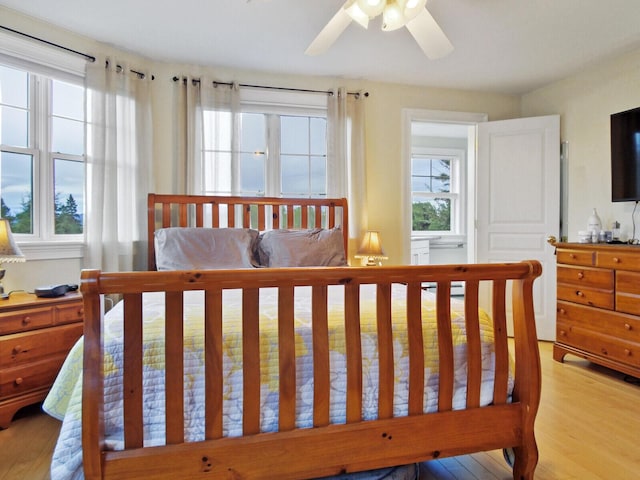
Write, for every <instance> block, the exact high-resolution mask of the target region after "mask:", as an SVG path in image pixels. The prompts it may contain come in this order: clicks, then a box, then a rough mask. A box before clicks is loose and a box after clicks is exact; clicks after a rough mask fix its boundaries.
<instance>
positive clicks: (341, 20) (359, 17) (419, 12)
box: [305, 0, 453, 60]
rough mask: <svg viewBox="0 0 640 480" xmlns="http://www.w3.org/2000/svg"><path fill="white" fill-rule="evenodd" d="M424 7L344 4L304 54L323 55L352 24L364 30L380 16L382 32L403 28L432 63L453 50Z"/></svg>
mask: <svg viewBox="0 0 640 480" xmlns="http://www.w3.org/2000/svg"><path fill="white" fill-rule="evenodd" d="M426 3H427V0H347V1H346V3H345V4H344V5H343V6H342V7H341V8H340V10H338V12H337V13H336V14H335V15H334V16H333V18H332V19H331V20H329V23H327V25H325V27H324V28H323V29H322V31H320V33H319V34H318V36H317V37H316V38H315V40H314V41H313V42H311V45H309V47H308V48H307V50H306V51H305V53H306V54H307V55H319V54H321V53H324V52H325V51H326V50H327V49H328V48H329V47H331V45H333V43H334V42H335V41H336V40H337V39H338V37H339V36H340V34H342V32H344V30H345V29H346V28H347V27H348V26H349V25H350V24H351V22H352V21H355V22H356V23H358V24H359V25H361V26H363V27H364V28H367V27H368V26H369V20H371V19H373V18H375V17H377V16H378V15H380V14H382V30H383V31H391V30H396V29H398V28H401V27H403V26H405V27H407V30H409V32H410V33H411V35H413V38H415V40H416V42H417V43H418V45H419V46H420V48H421V49H422V51H423V52H424V53H425V55H426V56H427V57H429V58H430V59H432V60H434V59H437V58H441V57H444V56H445V55H448V54H449V53H450V52H451V51H452V50H453V45H452V44H451V42H450V41H449V39H448V38H447V36H446V35H445V34H444V32H443V31H442V29H441V28H440V26H439V25H438V24H437V23H436V21H435V20H434V18H433V17H432V16H431V14H430V13H429V11H428V10H427V9H426V7H425V4H426Z"/></svg>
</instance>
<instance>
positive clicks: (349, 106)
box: [327, 88, 368, 244]
mask: <svg viewBox="0 0 640 480" xmlns="http://www.w3.org/2000/svg"><path fill="white" fill-rule="evenodd" d="M364 98H365V96H364V95H363V94H359V93H356V94H349V93H347V91H346V89H344V88H339V89H338V90H336V91H335V92H334V94H333V95H331V96H329V99H328V105H327V136H328V137H329V138H328V153H327V157H328V158H327V195H328V196H329V197H346V198H347V200H348V202H349V238H350V241H351V243H354V244H356V242H359V241H360V239H361V238H362V235H363V234H364V232H365V231H366V230H367V228H368V218H367V200H366V199H367V175H366V167H365V137H364V103H365V102H364ZM357 244H359V243H357Z"/></svg>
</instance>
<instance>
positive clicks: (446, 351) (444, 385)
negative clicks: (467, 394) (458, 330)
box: [436, 282, 454, 412]
mask: <svg viewBox="0 0 640 480" xmlns="http://www.w3.org/2000/svg"><path fill="white" fill-rule="evenodd" d="M450 302H451V282H437V288H436V316H437V324H438V356H439V366H440V374H439V376H438V378H439V383H438V411H439V412H448V411H449V410H451V408H452V405H453V379H454V369H453V337H452V333H451V307H450Z"/></svg>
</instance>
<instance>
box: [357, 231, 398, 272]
mask: <svg viewBox="0 0 640 480" xmlns="http://www.w3.org/2000/svg"><path fill="white" fill-rule="evenodd" d="M354 256H355V257H356V258H366V259H367V266H368V267H375V266H380V265H382V262H381V260H386V259H387V258H389V257H387V256H386V255H385V254H384V251H383V250H382V243H381V242H380V233H378V232H376V231H373V230H369V231H368V232H367V233H365V234H364V237H363V238H362V243H361V244H360V248H359V249H358V251H357V253H356V254H355V255H354Z"/></svg>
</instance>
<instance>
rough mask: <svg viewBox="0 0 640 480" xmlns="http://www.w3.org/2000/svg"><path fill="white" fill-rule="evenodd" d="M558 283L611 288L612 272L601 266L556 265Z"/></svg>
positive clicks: (612, 284) (612, 285) (612, 282)
mask: <svg viewBox="0 0 640 480" xmlns="http://www.w3.org/2000/svg"><path fill="white" fill-rule="evenodd" d="M558 283H569V284H572V285H576V286H579V287H592V288H599V289H603V290H613V287H614V274H613V270H607V269H603V268H592V267H579V266H575V267H574V266H566V265H558Z"/></svg>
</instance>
